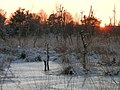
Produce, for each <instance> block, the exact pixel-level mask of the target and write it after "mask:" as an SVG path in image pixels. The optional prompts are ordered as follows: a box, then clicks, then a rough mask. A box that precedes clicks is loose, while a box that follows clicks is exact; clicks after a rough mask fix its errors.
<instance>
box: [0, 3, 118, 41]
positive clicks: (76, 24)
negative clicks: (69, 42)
mask: <svg viewBox="0 0 120 90" xmlns="http://www.w3.org/2000/svg"><path fill="white" fill-rule="evenodd" d="M93 13H94V12H93V10H92V6H91V8H90V12H89V14H88V15H83V13H81V15H80V17H81V18H79V19H76V20H75V19H74V18H73V17H72V15H71V13H70V12H68V11H66V9H64V7H62V6H61V5H60V6H58V8H57V9H56V12H54V13H52V14H50V15H49V16H48V15H47V14H46V12H45V11H44V10H41V11H40V12H39V13H37V14H36V13H31V12H30V11H29V10H25V9H24V8H18V9H17V10H16V11H15V12H13V13H12V14H11V16H10V17H9V18H6V12H5V11H4V10H2V9H0V36H1V38H2V39H3V40H5V39H6V38H7V37H14V36H19V37H26V36H41V35H43V34H53V35H56V36H63V38H67V37H68V36H71V35H77V34H78V33H82V32H84V33H87V34H89V35H95V34H98V33H99V34H100V32H101V33H106V32H109V33H111V32H112V34H113V32H114V35H120V27H119V26H120V24H118V26H112V24H111V23H110V24H109V25H106V26H105V27H103V28H102V27H100V24H101V22H102V21H101V20H100V19H98V18H97V17H95V15H94V14H93Z"/></svg>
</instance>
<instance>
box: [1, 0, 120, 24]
mask: <svg viewBox="0 0 120 90" xmlns="http://www.w3.org/2000/svg"><path fill="white" fill-rule="evenodd" d="M56 4H62V5H63V6H64V8H65V9H66V10H67V11H69V12H71V14H72V15H73V16H74V17H75V16H76V14H78V15H80V12H81V11H84V13H83V14H85V15H88V14H89V10H90V6H91V5H92V6H93V9H94V12H95V16H96V17H97V18H100V19H101V20H102V22H103V23H106V24H108V23H109V17H111V18H112V17H113V9H114V4H115V5H116V22H117V23H118V21H119V20H120V0H0V9H3V10H4V11H5V12H7V16H9V15H10V14H11V13H13V12H15V10H16V9H18V7H22V8H25V9H26V10H30V12H36V13H37V12H39V11H40V10H41V9H43V10H44V11H45V12H46V13H47V14H48V15H49V14H50V13H53V11H55V7H56ZM112 21H113V19H112Z"/></svg>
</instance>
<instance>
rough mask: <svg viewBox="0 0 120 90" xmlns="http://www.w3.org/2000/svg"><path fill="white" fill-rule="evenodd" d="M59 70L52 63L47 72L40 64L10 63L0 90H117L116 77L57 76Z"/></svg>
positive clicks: (55, 64) (56, 65)
mask: <svg viewBox="0 0 120 90" xmlns="http://www.w3.org/2000/svg"><path fill="white" fill-rule="evenodd" d="M60 68H61V67H60V65H59V64H57V63H54V62H52V61H50V71H47V72H44V71H43V63H42V62H39V63H38V62H27V63H12V64H11V68H10V70H9V71H8V76H9V78H5V80H4V83H2V84H1V85H2V89H1V90H101V89H102V90H119V89H118V87H119V86H118V79H119V78H118V77H114V80H115V82H114V81H113V80H112V79H113V78H111V77H103V76H74V75H73V76H71V75H59V74H58V73H59V70H60ZM10 71H12V72H10ZM11 73H13V74H11ZM11 75H12V76H13V75H14V76H13V77H11V78H10V76H11Z"/></svg>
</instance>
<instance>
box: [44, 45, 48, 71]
mask: <svg viewBox="0 0 120 90" xmlns="http://www.w3.org/2000/svg"><path fill="white" fill-rule="evenodd" d="M48 45H49V44H47V45H46V51H47V52H46V57H47V58H46V60H44V66H45V68H44V71H47V70H48V71H49V47H48Z"/></svg>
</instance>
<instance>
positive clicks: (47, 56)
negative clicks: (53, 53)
mask: <svg viewBox="0 0 120 90" xmlns="http://www.w3.org/2000/svg"><path fill="white" fill-rule="evenodd" d="M47 70H49V47H48V44H47Z"/></svg>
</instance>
